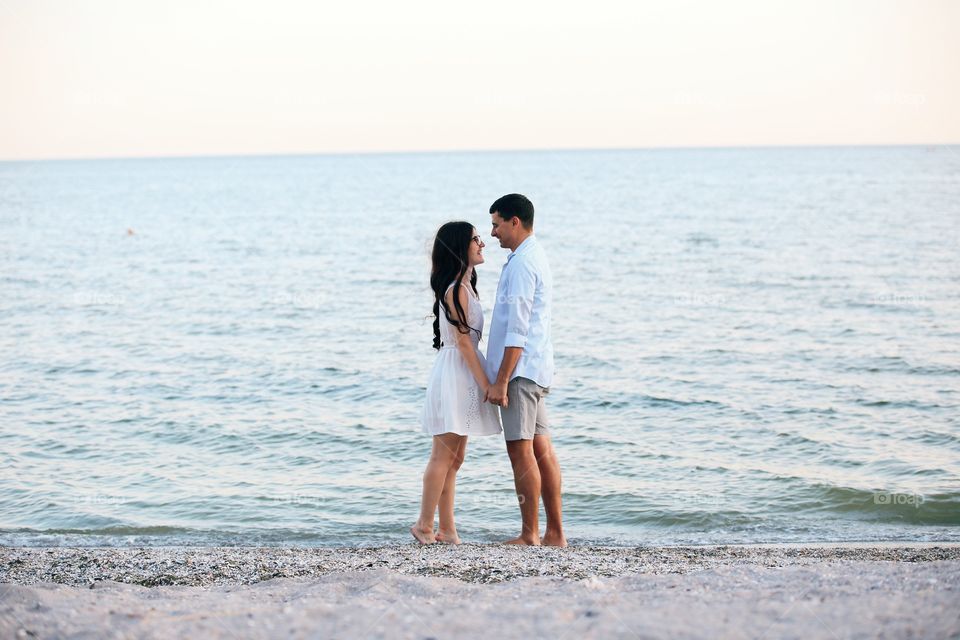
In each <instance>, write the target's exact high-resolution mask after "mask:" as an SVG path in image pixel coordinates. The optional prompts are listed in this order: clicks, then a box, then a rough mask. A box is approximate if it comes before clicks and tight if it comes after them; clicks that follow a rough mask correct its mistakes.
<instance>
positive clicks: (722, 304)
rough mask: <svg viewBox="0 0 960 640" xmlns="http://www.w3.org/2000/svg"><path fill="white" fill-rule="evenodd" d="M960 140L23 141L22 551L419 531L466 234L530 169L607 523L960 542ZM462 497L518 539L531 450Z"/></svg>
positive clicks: (10, 261) (16, 442)
mask: <svg viewBox="0 0 960 640" xmlns="http://www.w3.org/2000/svg"><path fill="white" fill-rule="evenodd" d="M958 153H960V151H958V150H957V149H950V148H947V147H930V148H922V147H917V148H805V149H755V150H746V149H742V150H733V149H730V150H720V149H718V150H650V151H608V152H529V153H459V154H417V155H400V154H397V155H370V156H303V157H249V158H232V157H225V158H199V159H153V160H98V161H62V162H42V163H29V162H17V163H0V265H2V270H0V282H2V285H0V462H2V471H0V543H4V544H67V543H70V544H118V545H125V544H240V545H246V544H295V545H366V544H380V543H392V542H398V541H403V542H406V541H407V539H408V538H409V533H407V531H406V527H407V525H409V524H410V523H411V522H412V520H413V519H414V518H415V516H416V513H417V509H418V501H419V490H420V474H421V472H422V468H423V466H424V463H425V461H426V458H427V454H428V451H429V447H430V442H429V440H428V439H427V437H425V436H424V435H422V434H421V433H420V432H419V424H418V423H417V417H418V412H419V408H420V402H421V399H422V396H423V394H424V391H425V384H426V379H427V373H428V371H429V368H430V366H431V364H432V361H433V357H434V351H433V350H432V349H431V340H432V331H431V326H430V320H429V319H428V318H427V314H428V313H429V308H430V304H431V298H430V292H429V289H428V286H427V275H428V273H427V271H428V248H429V245H430V242H431V239H432V233H433V232H434V231H435V229H436V227H437V226H439V224H441V223H442V222H444V221H446V220H449V219H455V218H462V219H466V220H469V221H471V222H473V223H474V224H475V225H476V226H477V228H478V229H480V230H481V231H482V232H484V233H488V232H489V215H488V214H487V212H486V211H487V207H488V206H489V204H490V202H492V201H493V200H494V199H495V198H496V197H498V196H499V195H502V194H503V193H506V192H510V191H520V192H523V193H526V194H527V195H529V196H530V197H531V199H532V200H533V201H534V203H535V204H536V206H537V235H538V237H539V238H540V239H541V242H542V243H543V245H544V246H545V247H546V249H547V252H548V255H549V257H550V260H551V264H552V267H553V272H554V278H555V295H556V300H555V309H554V317H555V320H554V322H555V324H554V336H555V349H556V353H557V363H556V364H557V374H556V377H555V384H554V387H553V390H552V393H551V394H550V396H549V402H550V404H549V408H550V411H551V412H552V419H553V423H554V434H555V444H556V447H557V450H558V453H559V456H560V459H561V464H562V467H563V471H564V493H565V503H564V507H565V516H566V521H567V527H568V535H569V536H570V537H571V538H572V541H573V542H581V543H582V542H588V541H589V542H599V543H606V544H652V543H657V544H663V543H668V544H669V543H709V542H742V541H762V542H777V541H798V540H801V541H814V540H817V541H833V540H877V539H886V540H960V526H958V525H960V423H958V416H960V260H958V246H960V155H958ZM506 253H507V252H506V251H505V250H503V249H500V248H499V247H498V246H497V243H496V242H491V243H490V244H488V248H487V250H486V254H487V263H486V264H485V265H482V266H481V267H480V268H479V271H478V272H479V278H480V282H479V285H480V292H481V298H482V301H483V302H484V305H485V312H486V314H487V318H488V322H489V314H490V311H491V307H490V301H491V300H492V299H493V294H494V291H495V288H496V281H497V277H498V275H499V271H500V266H501V265H502V264H503V262H504V261H505V259H506ZM458 492H459V493H458V519H459V520H458V523H459V529H460V533H461V536H462V537H463V538H464V539H466V540H471V541H493V540H498V539H501V538H504V537H506V536H509V535H513V534H515V533H516V532H517V529H518V526H519V524H518V523H519V512H518V509H517V506H516V502H515V498H514V497H513V480H512V475H511V472H510V466H509V462H508V460H507V457H506V454H505V451H504V446H503V442H502V439H500V438H498V437H490V438H485V439H484V438H479V439H476V440H473V441H472V442H471V443H470V445H469V446H468V453H467V461H466V463H465V465H464V467H463V469H462V470H461V474H460V476H459V482H458Z"/></svg>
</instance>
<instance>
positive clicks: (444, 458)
mask: <svg viewBox="0 0 960 640" xmlns="http://www.w3.org/2000/svg"><path fill="white" fill-rule="evenodd" d="M461 439H463V440H466V436H460V435H457V434H455V433H444V434H441V435H438V436H433V450H432V451H431V452H430V460H429V461H428V462H427V468H426V470H425V471H424V472H423V494H422V495H421V498H420V518H419V519H418V520H417V522H416V524H414V525H413V526H412V527H411V528H410V533H412V534H413V536H414V537H415V538H416V539H417V540H418V541H419V542H420V543H422V544H432V543H433V542H436V537H435V535H434V533H433V517H434V515H435V514H436V513H437V505H438V504H439V502H440V494H441V493H443V485H444V482H445V481H446V478H447V473H448V472H449V471H450V467H451V466H452V465H453V461H454V460H455V459H456V454H457V451H458V450H459V449H460V440H461Z"/></svg>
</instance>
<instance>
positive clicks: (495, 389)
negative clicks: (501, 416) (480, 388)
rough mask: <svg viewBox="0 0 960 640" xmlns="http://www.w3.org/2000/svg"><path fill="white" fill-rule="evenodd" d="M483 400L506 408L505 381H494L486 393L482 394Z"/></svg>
mask: <svg viewBox="0 0 960 640" xmlns="http://www.w3.org/2000/svg"><path fill="white" fill-rule="evenodd" d="M483 399H484V401H486V402H490V403H492V404H495V405H499V406H501V407H503V408H504V409H506V408H507V403H508V402H509V401H508V400H507V383H506V382H494V383H493V384H492V385H490V386H489V387H488V388H487V393H486V394H485V395H484V398H483Z"/></svg>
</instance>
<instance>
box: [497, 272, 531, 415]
mask: <svg viewBox="0 0 960 640" xmlns="http://www.w3.org/2000/svg"><path fill="white" fill-rule="evenodd" d="M509 285H510V288H509V290H508V292H507V300H506V304H507V335H506V339H505V340H504V348H503V360H502V361H501V363H500V370H499V371H498V372H497V379H496V380H494V381H493V384H491V385H490V389H489V390H488V391H487V400H488V401H489V402H492V403H493V404H498V405H500V406H501V407H506V406H507V384H509V382H510V378H511V377H512V376H513V370H514V369H515V368H516V366H517V362H519V361H520V356H522V355H523V347H524V345H526V343H527V333H529V331H530V316H531V315H532V313H533V297H534V295H535V293H536V289H537V275H536V274H535V273H534V272H533V271H532V270H531V269H530V267H529V265H527V264H526V263H520V264H518V265H516V271H515V272H514V273H512V274H511V277H510V281H509Z"/></svg>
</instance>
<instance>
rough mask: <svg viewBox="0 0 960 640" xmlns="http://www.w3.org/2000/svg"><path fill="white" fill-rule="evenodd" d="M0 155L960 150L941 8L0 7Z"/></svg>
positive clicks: (941, 2)
mask: <svg viewBox="0 0 960 640" xmlns="http://www.w3.org/2000/svg"><path fill="white" fill-rule="evenodd" d="M0 90H2V94H0V159H28V158H30V159H32V158H84V157H116V156H120V157H127V156H181V155H220V154H274V153H331V152H333V153H336V152H373V151H428V150H475V149H477V150H479V149H560V148H633V147H664V146H666V147H675V146H693V147H702V146H741V145H745V146H748V145H809V144H951V143H953V144H955V143H958V142H960V115H958V114H960V1H954V0H832V1H830V0H794V1H782V0H755V1H754V0H728V1H717V2H714V1H711V0H700V1H696V2H693V1H684V0H680V1H677V0H664V1H662V2H650V1H638V0H633V1H611V0H594V1H591V2H565V1H557V0H554V1H551V2H524V1H523V0H512V1H509V2H506V1H501V0H490V1H487V2H483V3H464V2H451V1H450V0H447V1H445V2H439V1H438V2H419V1H417V0H409V1H407V2H399V1H397V0H392V1H387V2H380V1H371V0H359V1H358V0H352V1H349V2H346V1H342V2H332V1H330V0H327V1H323V0H320V1H313V2H308V1H303V2H295V1H290V0H273V1H270V2H265V1H264V2H254V1H248V0H230V1H206V0H165V1H158V0H155V1H151V2H147V1H145V0H0Z"/></svg>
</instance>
